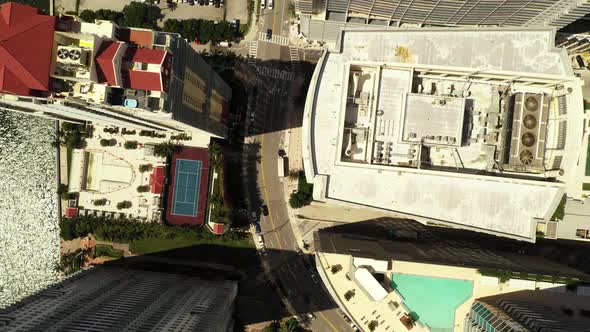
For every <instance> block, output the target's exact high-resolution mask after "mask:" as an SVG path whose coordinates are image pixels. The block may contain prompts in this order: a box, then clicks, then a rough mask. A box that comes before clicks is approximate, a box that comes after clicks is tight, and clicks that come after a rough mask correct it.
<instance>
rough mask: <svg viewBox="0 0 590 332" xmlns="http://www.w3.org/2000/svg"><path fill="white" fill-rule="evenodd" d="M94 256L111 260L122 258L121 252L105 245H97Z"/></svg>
mask: <svg viewBox="0 0 590 332" xmlns="http://www.w3.org/2000/svg"><path fill="white" fill-rule="evenodd" d="M94 256H96V257H103V256H106V257H112V258H121V257H123V251H121V250H117V249H113V247H111V246H108V245H105V244H97V245H96V248H95V251H94Z"/></svg>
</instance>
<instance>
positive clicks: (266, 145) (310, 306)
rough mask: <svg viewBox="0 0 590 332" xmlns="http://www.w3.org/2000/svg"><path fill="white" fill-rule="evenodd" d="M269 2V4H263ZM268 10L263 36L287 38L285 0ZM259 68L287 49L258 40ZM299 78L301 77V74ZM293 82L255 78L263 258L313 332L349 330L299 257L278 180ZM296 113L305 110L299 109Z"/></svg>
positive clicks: (285, 58) (284, 58)
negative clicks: (310, 315)
mask: <svg viewBox="0 0 590 332" xmlns="http://www.w3.org/2000/svg"><path fill="white" fill-rule="evenodd" d="M267 1H268V0H267ZM274 1H275V2H274V8H273V9H272V10H269V9H265V10H263V11H262V20H263V24H262V26H263V29H262V31H263V32H266V30H267V29H272V31H273V35H278V36H284V37H288V34H289V22H288V20H289V14H288V3H289V0H274ZM257 58H259V59H260V60H263V61H262V62H259V63H258V65H259V66H260V65H262V66H269V67H272V66H273V65H274V64H273V61H277V60H278V61H280V62H283V63H284V62H290V60H291V59H290V55H289V48H288V46H284V45H280V44H278V43H271V42H265V41H259V42H258V52H257ZM301 75H303V73H301ZM291 84H294V83H293V82H290V81H286V80H281V79H277V78H271V77H266V76H262V75H258V77H257V84H256V85H257V88H258V96H257V98H258V102H257V106H256V107H255V110H256V111H255V112H256V113H255V117H256V119H255V121H254V122H255V123H256V127H258V128H259V132H261V133H259V134H257V135H255V136H254V139H255V140H256V141H258V142H260V151H259V155H260V163H258V164H257V170H258V175H257V183H258V188H259V189H260V196H261V199H262V200H263V202H264V204H266V205H267V206H268V216H264V215H261V216H260V218H261V219H260V223H261V228H262V233H263V236H264V241H265V245H266V247H267V255H265V256H263V259H264V260H265V262H266V263H267V264H268V266H269V267H270V271H271V274H272V275H271V277H272V278H274V279H275V280H276V282H275V283H276V284H278V288H280V290H281V291H282V292H283V293H284V295H286V296H287V298H288V301H289V303H290V304H291V306H292V307H293V308H294V309H295V311H296V312H297V314H298V315H300V316H304V315H305V314H306V313H308V312H312V313H314V315H315V317H316V319H315V320H313V321H312V323H311V327H312V329H313V330H314V331H321V332H323V331H332V332H341V331H351V328H350V326H349V325H348V324H347V323H346V321H344V319H343V318H342V317H341V316H340V313H339V309H338V306H337V305H336V304H335V303H334V302H333V301H332V299H331V297H330V295H329V294H328V293H327V291H326V290H325V289H324V288H323V287H324V286H323V285H322V282H321V280H319V277H318V279H317V280H318V282H317V283H316V282H314V281H313V280H312V278H311V272H310V269H311V268H312V267H313V266H315V263H314V261H313V259H314V258H313V257H309V256H307V255H303V254H301V255H299V254H297V248H298V247H299V244H298V243H297V240H296V238H295V235H294V234H293V229H292V227H291V225H290V224H289V215H288V211H287V204H288V202H286V201H285V195H284V192H283V183H282V179H279V177H278V169H277V167H278V166H277V163H278V150H279V149H282V148H283V130H285V129H287V128H290V127H292V126H294V125H297V126H300V125H301V124H290V123H288V121H289V120H288V119H289V118H290V117H289V114H288V112H289V111H288V110H289V109H291V110H293V109H294V108H293V107H290V106H292V105H288V103H289V102H290V100H292V98H291V99H290V98H289V96H288V91H289V87H290V85H291ZM295 111H299V112H303V109H301V107H300V108H299V109H296V108H295Z"/></svg>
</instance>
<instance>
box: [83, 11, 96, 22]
mask: <svg viewBox="0 0 590 332" xmlns="http://www.w3.org/2000/svg"><path fill="white" fill-rule="evenodd" d="M80 18H81V19H82V20H84V22H88V23H94V20H95V19H96V14H95V13H94V11H93V10H90V9H84V10H83V11H82V12H81V13H80Z"/></svg>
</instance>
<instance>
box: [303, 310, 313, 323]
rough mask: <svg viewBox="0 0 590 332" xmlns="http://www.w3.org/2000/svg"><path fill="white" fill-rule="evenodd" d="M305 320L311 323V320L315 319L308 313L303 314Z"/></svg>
mask: <svg viewBox="0 0 590 332" xmlns="http://www.w3.org/2000/svg"><path fill="white" fill-rule="evenodd" d="M305 318H307V320H308V321H310V322H311V321H312V320H314V319H315V315H314V314H312V313H311V312H308V313H306V314H305Z"/></svg>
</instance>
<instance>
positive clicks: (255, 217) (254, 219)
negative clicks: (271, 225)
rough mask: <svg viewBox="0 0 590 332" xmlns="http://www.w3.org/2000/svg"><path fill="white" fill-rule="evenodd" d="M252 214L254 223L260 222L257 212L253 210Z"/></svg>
mask: <svg viewBox="0 0 590 332" xmlns="http://www.w3.org/2000/svg"><path fill="white" fill-rule="evenodd" d="M250 216H251V217H252V222H253V223H257V222H258V215H257V214H256V212H254V211H252V213H251V214H250Z"/></svg>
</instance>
